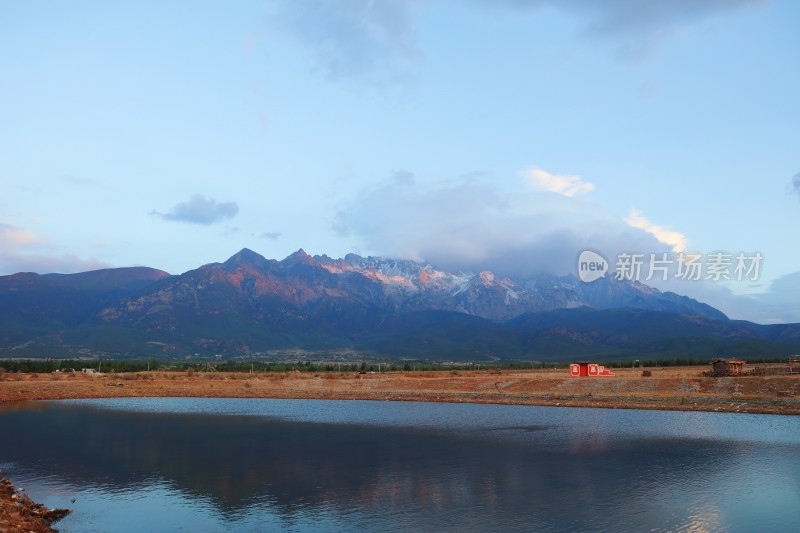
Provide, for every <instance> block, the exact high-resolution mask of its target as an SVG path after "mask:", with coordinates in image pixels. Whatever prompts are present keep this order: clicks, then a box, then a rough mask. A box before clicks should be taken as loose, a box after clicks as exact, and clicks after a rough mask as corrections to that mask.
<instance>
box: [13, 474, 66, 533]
mask: <svg viewBox="0 0 800 533" xmlns="http://www.w3.org/2000/svg"><path fill="white" fill-rule="evenodd" d="M69 512H70V511H69V509H48V508H47V507H45V506H44V505H41V504H38V503H36V502H34V501H33V500H31V499H30V498H29V497H28V496H27V495H26V494H22V492H21V491H17V490H15V489H14V485H12V483H11V482H10V481H9V480H8V479H6V478H4V477H0V531H2V532H3V533H12V532H13V533H16V532H23V531H24V532H25V533H27V532H33V533H49V532H51V531H57V530H56V529H53V528H52V527H51V526H52V524H53V522H56V521H57V520H61V519H62V518H64V517H65V516H67V515H68V514H69Z"/></svg>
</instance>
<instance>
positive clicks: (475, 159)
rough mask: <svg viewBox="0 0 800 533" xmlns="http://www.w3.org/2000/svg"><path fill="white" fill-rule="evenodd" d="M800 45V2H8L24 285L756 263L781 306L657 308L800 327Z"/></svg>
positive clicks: (0, 218)
mask: <svg viewBox="0 0 800 533" xmlns="http://www.w3.org/2000/svg"><path fill="white" fill-rule="evenodd" d="M798 21H800V4H798V3H797V2H794V1H792V0H771V1H767V0H672V1H667V0H664V1H660V2H655V1H654V2H639V1H634V0H608V1H605V2H604V1H590V0H562V1H559V2H555V1H547V0H505V1H488V0H486V1H483V0H462V1H458V2H456V1H446V0H431V1H413V0H394V1H392V0H385V1H367V0H338V1H331V0H328V1H326V0H266V1H252V2H247V1H241V2H197V1H192V2H188V1H186V2H180V1H176V2H156V1H144V2H124V3H123V2H100V1H97V2H91V1H83V0H76V1H73V2H56V1H52V2H48V1H37V0H33V1H21V0H19V1H18V0H9V1H6V2H3V3H2V5H0V72H1V73H2V74H0V76H2V78H0V79H1V80H2V83H0V102H2V103H1V104H0V275H2V274H10V273H14V272H19V271H33V272H41V273H44V272H76V271H83V270H89V269H95V268H103V267H120V266H132V265H147V266H152V267H155V268H160V269H163V270H166V271H168V272H170V273H174V274H178V273H182V272H184V271H187V270H190V269H193V268H196V267H197V266H199V265H201V264H204V263H209V262H215V261H222V260H224V259H226V258H227V257H229V256H230V255H232V254H233V253H235V252H236V251H238V250H239V249H241V248H243V247H248V248H251V249H253V250H255V251H257V252H259V253H261V254H262V255H264V256H266V257H274V258H283V257H285V256H286V255H288V254H290V253H292V252H293V251H295V250H297V249H298V248H301V247H302V248H304V249H305V250H306V251H307V252H308V253H311V254H327V255H329V256H332V257H341V256H343V255H344V254H346V253H348V252H356V253H360V254H362V255H366V254H372V255H384V256H395V257H409V258H414V259H420V260H427V261H433V262H434V263H436V264H439V265H442V266H443V267H447V268H452V269H461V270H469V271H474V270H479V269H491V270H494V271H497V272H499V273H505V274H510V275H514V276H517V277H525V275H526V274H533V273H535V272H538V271H541V270H547V271H552V272H556V273H565V272H568V271H573V272H574V270H575V264H574V263H575V258H576V257H577V255H578V253H579V252H580V251H581V249H583V248H591V249H594V250H597V251H599V252H601V253H602V254H603V255H604V256H605V257H607V258H609V259H613V258H614V257H615V256H616V254H618V253H619V252H620V251H638V252H642V253H645V254H649V253H661V252H664V251H668V252H677V251H681V250H683V251H694V252H698V253H701V254H711V253H713V252H720V251H721V252H726V253H731V254H736V253H739V252H745V253H747V254H754V253H756V252H760V253H761V254H762V255H763V258H764V259H763V263H762V264H761V271H760V276H759V279H757V280H749V281H748V280H745V281H741V282H739V281H732V282H727V283H709V282H683V283H681V282H675V281H673V280H670V281H667V282H664V283H662V284H660V285H658V286H659V288H661V289H664V290H674V291H675V292H679V293H682V294H689V295H691V296H693V297H696V298H698V299H701V300H703V301H707V302H709V303H711V304H712V305H716V306H718V307H720V308H721V309H722V310H723V311H725V312H727V313H728V314H729V315H730V316H732V317H734V318H746V319H752V320H757V321H760V322H781V321H800V309H798V308H800V306H798V305H796V303H797V302H798V301H800V250H798V248H797V246H796V243H797V242H798V241H797V237H796V233H797V229H796V228H798V227H800V177H799V176H800V130H799V129H798V127H797V123H798V118H800V101H799V99H798V95H799V94H800V54H798V51H799V50H800V33H798V32H797V31H796V27H797V22H798Z"/></svg>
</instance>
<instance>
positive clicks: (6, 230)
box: [0, 222, 110, 275]
mask: <svg viewBox="0 0 800 533" xmlns="http://www.w3.org/2000/svg"><path fill="white" fill-rule="evenodd" d="M54 248H55V247H54V246H53V245H52V244H50V243H49V242H48V241H47V240H46V239H43V238H42V237H40V236H38V235H36V234H35V233H33V232H31V231H29V230H26V229H24V228H19V227H16V226H12V225H11V224H6V223H4V222H0V275H7V274H14V273H17V272H37V273H42V274H44V273H49V272H60V273H73V272H84V271H87V270H97V269H100V268H108V267H109V266H110V265H109V264H108V263H105V262H103V261H99V260H97V259H94V258H91V259H82V258H80V257H78V256H76V255H74V254H70V253H58V252H56V251H55V250H54Z"/></svg>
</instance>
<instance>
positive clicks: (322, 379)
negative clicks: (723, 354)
mask: <svg viewBox="0 0 800 533" xmlns="http://www.w3.org/2000/svg"><path fill="white" fill-rule="evenodd" d="M649 370H650V371H651V373H652V376H650V377H643V376H642V369H632V368H630V369H615V372H616V374H617V375H616V376H613V377H570V376H569V374H568V372H567V371H566V370H514V371H510V370H503V371H491V370H488V371H436V372H391V373H377V374H360V373H355V372H342V373H338V372H319V373H309V372H303V373H300V372H288V373H271V372H264V373H259V372H256V373H221V372H210V373H201V372H193V371H186V372H161V371H155V372H139V373H130V374H103V375H94V376H92V375H84V374H79V373H78V374H38V375H37V374H0V402H14V401H26V400H52V399H66V398H116V397H168V396H177V397H186V396H188V397H218V398H315V399H361V400H399V401H432V402H468V403H497V404H517V405H546V406H561V407H565V406H570V407H605V408H615V409H616V408H620V409H663V410H682V411H726V412H742V413H770V414H792V415H796V414H800V375H784V376H743V377H724V378H709V377H702V372H703V371H704V370H707V368H706V367H669V368H651V369H649Z"/></svg>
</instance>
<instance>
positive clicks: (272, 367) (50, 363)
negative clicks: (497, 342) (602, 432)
mask: <svg viewBox="0 0 800 533" xmlns="http://www.w3.org/2000/svg"><path fill="white" fill-rule="evenodd" d="M572 362H574V361H572ZM596 362H599V363H602V364H603V365H604V366H606V367H607V368H631V367H648V368H653V367H668V366H697V365H707V364H708V363H709V361H708V359H678V358H675V359H653V360H641V361H639V360H636V361H630V360H628V361H602V360H596ZM780 362H785V359H781V358H778V357H771V358H760V359H753V358H750V359H748V363H780ZM568 366H569V362H566V363H543V362H538V361H534V362H530V361H528V362H523V361H518V362H506V363H480V364H477V363H439V362H413V363H412V362H404V363H374V362H369V363H368V362H361V363H328V362H313V361H301V362H265V361H251V362H245V361H239V362H223V363H216V364H210V363H203V364H198V363H184V362H170V361H159V360H157V359H150V360H131V359H120V360H109V359H103V360H75V359H50V360H41V359H39V360H5V361H3V360H0V372H39V373H48V372H54V371H56V370H60V371H68V370H76V371H80V370H81V369H83V368H92V369H94V370H97V371H100V372H143V371H147V370H162V371H169V370H173V371H178V370H180V371H185V370H192V371H195V372H215V371H217V372H294V371H299V372H365V373H366V372H378V373H379V372H413V371H416V372H428V371H437V370H439V371H441V370H459V371H461V370H529V369H546V368H550V369H557V368H567V367H568Z"/></svg>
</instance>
